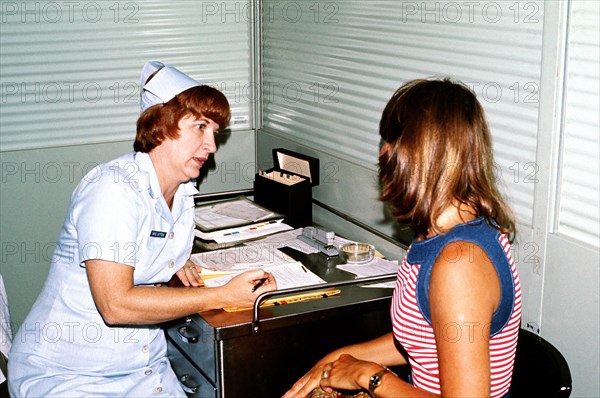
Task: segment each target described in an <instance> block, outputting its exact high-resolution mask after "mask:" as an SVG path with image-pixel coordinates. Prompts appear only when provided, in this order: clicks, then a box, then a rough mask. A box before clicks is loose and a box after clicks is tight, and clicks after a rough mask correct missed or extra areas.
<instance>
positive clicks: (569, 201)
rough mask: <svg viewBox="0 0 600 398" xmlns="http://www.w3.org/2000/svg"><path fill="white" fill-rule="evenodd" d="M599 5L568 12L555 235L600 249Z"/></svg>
mask: <svg viewBox="0 0 600 398" xmlns="http://www.w3.org/2000/svg"><path fill="white" fill-rule="evenodd" d="M599 5H600V3H599V2H597V1H587V0H583V1H572V2H571V3H570V8H569V25H568V33H567V60H566V68H565V71H566V76H565V96H564V98H565V102H564V106H565V110H564V123H563V136H562V138H563V140H562V148H561V149H562V159H561V160H562V161H561V165H560V166H561V173H560V176H561V178H560V195H559V208H558V232H559V233H560V234H564V235H566V236H569V237H571V238H574V239H577V240H579V241H581V242H585V243H587V244H590V245H592V246H595V247H598V246H600V242H599V240H600V231H599V230H600V214H599V212H600V200H599V195H600V180H599V176H600V166H599V157H600V153H599V150H600V139H599V135H600V132H599V131H600V123H599V120H598V119H599V114H600V106H599V98H600V78H599V70H598V65H599V64H600V57H599V48H600V28H599V27H598V21H599V20H600V12H599Z"/></svg>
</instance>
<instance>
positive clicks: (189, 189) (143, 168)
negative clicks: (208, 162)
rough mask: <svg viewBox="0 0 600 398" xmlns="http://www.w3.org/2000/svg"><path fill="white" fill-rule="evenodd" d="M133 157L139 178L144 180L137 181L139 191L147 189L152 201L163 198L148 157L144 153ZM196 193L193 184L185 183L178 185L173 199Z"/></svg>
mask: <svg viewBox="0 0 600 398" xmlns="http://www.w3.org/2000/svg"><path fill="white" fill-rule="evenodd" d="M134 156H135V161H136V163H137V164H138V166H139V170H140V172H141V173H140V178H141V179H142V180H145V181H139V183H140V189H143V188H145V189H148V190H149V191H150V196H152V198H154V199H158V198H161V197H162V196H163V195H162V191H161V190H160V184H159V183H158V176H157V175H156V170H155V169H154V165H153V164H152V160H151V159H150V155H148V154H147V153H145V152H136V153H135V155H134ZM198 193H199V192H198V190H197V189H196V187H194V184H192V183H191V182H186V183H183V184H180V185H179V188H177V192H175V198H177V197H180V196H193V195H197V194H198Z"/></svg>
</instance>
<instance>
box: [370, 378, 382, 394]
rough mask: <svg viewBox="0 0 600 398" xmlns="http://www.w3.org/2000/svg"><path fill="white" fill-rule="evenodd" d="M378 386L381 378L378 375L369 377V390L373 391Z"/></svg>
mask: <svg viewBox="0 0 600 398" xmlns="http://www.w3.org/2000/svg"><path fill="white" fill-rule="evenodd" d="M380 384H381V376H380V375H379V374H375V375H373V376H371V380H369V390H371V391H373V390H374V389H375V388H376V387H379V385H380Z"/></svg>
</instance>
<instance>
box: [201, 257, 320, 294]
mask: <svg viewBox="0 0 600 398" xmlns="http://www.w3.org/2000/svg"><path fill="white" fill-rule="evenodd" d="M262 269H263V270H265V271H266V272H269V273H271V274H273V277H275V281H277V289H279V290H281V289H289V288H293V287H300V286H309V285H317V284H321V283H326V282H325V281H324V280H323V279H322V278H321V277H319V276H318V275H316V274H315V273H313V272H312V271H310V270H309V269H307V268H306V267H305V266H304V265H302V263H301V262H299V261H296V262H293V263H285V264H278V265H271V266H266V267H262ZM240 272H241V271H238V272H234V273H232V274H230V275H227V276H221V277H218V278H210V279H206V280H205V281H204V285H205V286H207V287H217V286H223V285H224V284H226V283H227V282H229V281H230V280H231V279H232V278H233V277H234V276H235V275H237V274H239V273H240Z"/></svg>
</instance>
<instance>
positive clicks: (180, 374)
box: [167, 342, 217, 398]
mask: <svg viewBox="0 0 600 398" xmlns="http://www.w3.org/2000/svg"><path fill="white" fill-rule="evenodd" d="M167 356H168V357H169V361H171V366H172V367H173V370H174V371H175V374H176V375H177V378H178V379H179V383H181V386H182V388H183V390H184V391H185V393H186V395H187V396H188V397H198V398H209V397H215V398H216V397H217V389H216V388H215V386H214V385H213V384H212V383H211V382H210V381H208V380H207V379H206V378H205V377H204V376H203V375H202V374H201V373H200V372H199V371H198V370H197V369H196V368H195V367H194V366H193V365H192V364H191V363H190V362H189V361H188V360H187V358H185V357H184V356H183V354H182V353H181V352H180V351H179V349H178V348H177V347H176V346H175V345H173V344H171V343H170V342H169V344H168V345H167Z"/></svg>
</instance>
